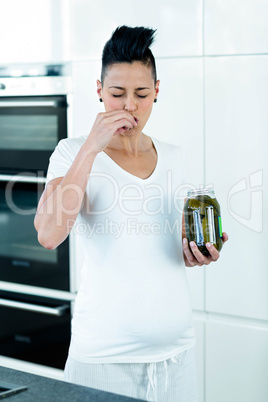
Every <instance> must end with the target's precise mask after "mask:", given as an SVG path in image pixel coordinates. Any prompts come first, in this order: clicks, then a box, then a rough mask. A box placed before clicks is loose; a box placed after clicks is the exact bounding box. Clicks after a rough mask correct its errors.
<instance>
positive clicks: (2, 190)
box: [0, 65, 77, 375]
mask: <svg viewBox="0 0 268 402" xmlns="http://www.w3.org/2000/svg"><path fill="white" fill-rule="evenodd" d="M17 67H18V66H17ZM17 67H16V69H15V71H13V70H12V69H10V71H6V69H4V68H2V67H0V323H1V324H0V364H3V365H5V364H7V365H9V367H13V368H16V367H18V366H17V362H18V361H19V362H20V363H21V364H24V362H26V363H25V364H26V366H27V367H28V366H31V367H32V365H34V363H36V365H34V366H36V368H35V369H34V370H36V373H40V374H43V372H44V370H45V372H46V370H53V371H54V372H55V371H60V370H56V369H55V367H56V368H60V369H63V367H64V363H65V360H66V357H67V353H68V347H69V342H70V323H71V312H72V303H73V301H74V299H75V294H76V289H77V288H76V275H75V263H74V253H72V252H71V249H72V246H71V244H72V242H73V240H72V236H68V238H67V239H66V240H65V241H64V242H63V243H62V244H61V245H60V246H59V247H57V249H55V250H47V249H45V248H44V247H42V246H41V245H40V244H39V242H38V240H37V232H36V230H35V228H34V216H35V213H36V209H37V205H38V201H39V199H40V196H41V194H42V192H43V190H44V186H45V181H46V170H47V167H48V163H49V157H50V155H51V153H52V152H53V150H54V148H55V147H56V145H57V143H58V141H59V140H60V139H61V138H66V137H71V136H72V83H71V74H70V72H68V74H66V75H62V74H61V73H62V71H63V69H62V68H61V66H55V67H53V66H47V67H44V66H43V67H42V68H43V71H41V72H40V68H41V66H38V65H37V66H35V67H36V68H34V73H35V74H36V76H30V74H32V73H33V66H31V67H26V66H22V68H21V69H20V71H19V69H18V68H17ZM18 74H20V75H21V76H20V77H18ZM3 359H5V360H4V361H3ZM13 361H14V364H13ZM29 362H31V363H29ZM27 367H25V366H24V367H23V369H24V370H26V371H27V370H28V368H27ZM41 367H42V368H43V369H42V370H41V369H40V370H39V368H41ZM52 368H53V369H52ZM29 370H30V369H29ZM54 374H55V373H53V375H54Z"/></svg>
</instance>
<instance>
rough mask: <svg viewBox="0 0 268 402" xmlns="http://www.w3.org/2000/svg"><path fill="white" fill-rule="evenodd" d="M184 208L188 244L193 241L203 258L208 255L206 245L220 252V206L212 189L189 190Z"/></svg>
mask: <svg viewBox="0 0 268 402" xmlns="http://www.w3.org/2000/svg"><path fill="white" fill-rule="evenodd" d="M187 196H188V198H187V201H186V203H185V206H184V219H185V232H186V237H187V239H188V242H189V243H190V242H191V241H194V242H195V243H196V245H197V247H198V249H199V250H200V251H201V253H202V254H203V255H205V256H209V255H210V253H209V251H208V249H207V248H206V243H211V244H213V245H214V246H215V248H216V249H217V250H218V251H220V250H221V248H222V244H223V242H222V228H221V211H220V205H219V203H218V201H217V199H216V198H215V195H214V191H213V190H212V189H203V190H191V191H188V193H187Z"/></svg>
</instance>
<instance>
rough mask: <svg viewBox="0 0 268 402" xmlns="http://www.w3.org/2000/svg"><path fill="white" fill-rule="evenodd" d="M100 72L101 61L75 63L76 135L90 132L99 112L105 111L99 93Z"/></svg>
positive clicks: (74, 129)
mask: <svg viewBox="0 0 268 402" xmlns="http://www.w3.org/2000/svg"><path fill="white" fill-rule="evenodd" d="M100 72H101V62H100V61H87V62H75V63H73V80H74V89H73V94H74V96H73V97H74V119H73V120H74V122H73V124H74V128H73V132H74V137H79V136H81V135H85V134H89V132H90V130H91V127H92V125H93V123H94V121H95V118H96V115H97V113H99V112H103V111H104V106H103V103H100V102H99V98H98V95H97V83H96V81H97V79H100Z"/></svg>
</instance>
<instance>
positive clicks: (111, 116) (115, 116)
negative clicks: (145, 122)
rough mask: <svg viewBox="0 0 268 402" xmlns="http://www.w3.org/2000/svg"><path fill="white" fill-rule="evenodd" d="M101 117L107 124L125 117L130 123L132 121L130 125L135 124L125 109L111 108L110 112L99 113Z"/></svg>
mask: <svg viewBox="0 0 268 402" xmlns="http://www.w3.org/2000/svg"><path fill="white" fill-rule="evenodd" d="M101 117H102V118H103V119H104V121H105V123H107V124H110V123H113V122H115V121H118V120H123V119H127V120H128V121H129V122H130V123H132V126H134V127H135V126H136V125H137V122H136V120H135V119H134V117H133V116H132V115H131V114H130V113H129V112H126V111H125V110H113V111H111V112H104V113H101Z"/></svg>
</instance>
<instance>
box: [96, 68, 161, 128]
mask: <svg viewBox="0 0 268 402" xmlns="http://www.w3.org/2000/svg"><path fill="white" fill-rule="evenodd" d="M97 85H98V90H97V92H98V94H99V96H100V97H101V98H102V100H103V102H104V106H105V110H106V112H109V111H111V110H116V109H123V110H126V111H127V112H129V113H130V114H131V115H132V116H133V117H135V118H136V119H138V125H137V126H136V127H135V128H133V129H132V130H130V131H129V132H128V133H131V132H134V131H137V130H138V131H139V132H140V131H141V130H142V129H143V127H144V126H145V124H146V123H147V120H148V119H149V116H150V114H151V111H152V106H153V103H154V99H155V98H156V97H157V94H158V91H159V80H158V81H157V82H156V85H154V80H153V77H152V69H151V67H150V66H145V65H144V64H142V63H141V62H139V61H135V62H133V63H132V64H130V63H120V64H112V65H111V66H110V67H109V68H108V70H107V72H106V75H105V78H104V82H103V86H102V85H101V83H100V81H97Z"/></svg>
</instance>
